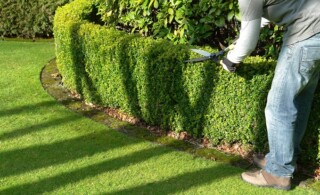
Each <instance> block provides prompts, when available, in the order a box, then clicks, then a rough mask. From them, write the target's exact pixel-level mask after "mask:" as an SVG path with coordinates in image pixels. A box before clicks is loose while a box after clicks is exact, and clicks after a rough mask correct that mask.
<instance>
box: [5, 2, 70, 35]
mask: <svg viewBox="0 0 320 195" xmlns="http://www.w3.org/2000/svg"><path fill="white" fill-rule="evenodd" d="M70 1H72V0H1V1H0V36H2V37H24V38H35V37H52V27H53V24H52V23H53V17H54V14H55V10H56V8H57V7H58V6H61V5H64V4H66V3H68V2H70Z"/></svg>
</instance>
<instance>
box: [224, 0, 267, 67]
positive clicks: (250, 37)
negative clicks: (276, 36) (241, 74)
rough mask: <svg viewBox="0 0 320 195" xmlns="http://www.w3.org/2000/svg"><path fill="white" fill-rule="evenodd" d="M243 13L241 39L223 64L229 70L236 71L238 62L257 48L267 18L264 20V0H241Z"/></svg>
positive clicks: (241, 11) (240, 4)
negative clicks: (261, 29) (262, 26)
mask: <svg viewBox="0 0 320 195" xmlns="http://www.w3.org/2000/svg"><path fill="white" fill-rule="evenodd" d="M239 6H240V13H241V30H240V36H239V39H238V40H237V42H236V45H235V47H234V49H233V50H231V51H229V52H228V55H227V57H226V58H224V59H223V60H222V61H221V65H222V66H223V68H224V69H226V70H227V71H229V72H234V71H235V66H236V64H238V63H240V62H241V61H242V60H243V59H244V58H245V57H246V56H248V55H250V54H251V52H252V51H253V50H254V49H255V47H256V45H257V43H258V39H259V34H260V28H261V25H265V24H266V21H267V20H265V19H264V20H262V11H263V0H250V1H249V2H248V0H239Z"/></svg>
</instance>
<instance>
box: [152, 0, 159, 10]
mask: <svg viewBox="0 0 320 195" xmlns="http://www.w3.org/2000/svg"><path fill="white" fill-rule="evenodd" d="M153 7H154V8H156V9H158V8H159V1H158V0H155V1H154V3H153Z"/></svg>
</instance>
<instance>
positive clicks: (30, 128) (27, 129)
mask: <svg viewBox="0 0 320 195" xmlns="http://www.w3.org/2000/svg"><path fill="white" fill-rule="evenodd" d="M79 119H81V118H80V117H79V116H76V115H73V116H68V117H63V118H60V119H55V120H50V121H48V122H44V123H40V124H35V125H31V126H28V127H23V128H19V129H15V130H13V131H10V132H6V133H3V134H2V135H0V140H1V141H5V140H8V139H13V138H17V137H20V136H24V135H27V134H29V133H32V132H36V131H37V132H38V131H43V130H45V129H46V128H49V127H53V126H58V125H62V124H65V123H68V122H71V121H76V120H79Z"/></svg>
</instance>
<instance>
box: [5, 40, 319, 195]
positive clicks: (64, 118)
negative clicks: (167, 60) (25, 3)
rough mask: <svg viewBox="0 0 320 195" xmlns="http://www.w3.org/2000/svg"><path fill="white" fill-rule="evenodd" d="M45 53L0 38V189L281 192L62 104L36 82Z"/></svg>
mask: <svg viewBox="0 0 320 195" xmlns="http://www.w3.org/2000/svg"><path fill="white" fill-rule="evenodd" d="M53 57H54V44H53V43H52V42H35V43H32V42H11V41H10V42H7V41H0V89H1V90H0V194H267V193H269V194H274V193H277V194H279V193H280V194H282V193H283V194H285V193H284V192H282V191H277V190H273V189H263V188H256V187H252V186H250V185H248V184H246V183H244V182H243V181H241V179H240V173H241V172H242V171H244V170H242V169H240V168H236V167H232V166H230V165H227V164H223V163H217V162H213V161H209V160H205V159H202V158H196V157H194V156H192V155H190V154H187V153H184V152H179V151H176V150H173V149H170V148H166V147H163V146H161V145H158V144H154V143H150V142H148V141H145V140H141V139H138V138H132V137H128V136H126V135H123V134H121V133H119V132H117V131H115V130H113V129H112V128H110V127H107V126H105V125H103V124H100V123H96V122H94V121H92V120H90V119H87V118H85V117H83V116H81V115H80V114H77V113H74V112H72V111H70V110H68V109H66V108H65V107H63V106H62V105H61V104H59V103H57V102H56V101H55V100H54V99H53V98H52V97H51V96H49V95H48V94H47V93H46V92H45V91H44V90H43V88H42V86H41V83H40V80H39V74H40V72H41V69H42V67H43V66H44V65H45V64H46V63H47V62H48V61H49V60H50V59H52V58H53ZM290 193H292V194H313V193H312V191H310V190H306V189H302V188H299V187H295V188H294V190H292V191H290Z"/></svg>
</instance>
